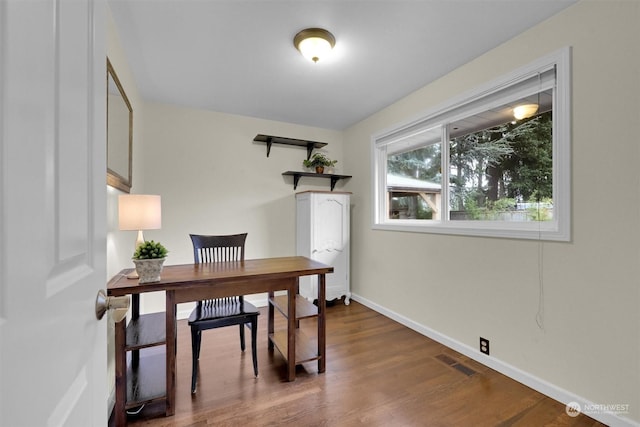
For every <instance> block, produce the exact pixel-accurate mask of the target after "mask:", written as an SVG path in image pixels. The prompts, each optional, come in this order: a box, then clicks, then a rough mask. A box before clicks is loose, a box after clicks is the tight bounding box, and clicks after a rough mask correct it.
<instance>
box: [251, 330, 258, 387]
mask: <svg viewBox="0 0 640 427" xmlns="http://www.w3.org/2000/svg"><path fill="white" fill-rule="evenodd" d="M257 344H258V319H255V318H254V319H253V320H252V321H251V356H253V374H254V375H255V376H256V378H258V349H257Z"/></svg>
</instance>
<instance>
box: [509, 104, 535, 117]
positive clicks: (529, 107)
mask: <svg viewBox="0 0 640 427" xmlns="http://www.w3.org/2000/svg"><path fill="white" fill-rule="evenodd" d="M537 111H538V104H524V105H518V106H517V107H516V108H514V109H513V117H515V118H516V119H517V120H522V119H526V118H529V117H531V116H533V115H534V114H535V113H536V112H537Z"/></svg>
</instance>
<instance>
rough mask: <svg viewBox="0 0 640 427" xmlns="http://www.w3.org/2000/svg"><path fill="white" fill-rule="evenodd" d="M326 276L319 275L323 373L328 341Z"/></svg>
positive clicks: (320, 357) (319, 329)
mask: <svg viewBox="0 0 640 427" xmlns="http://www.w3.org/2000/svg"><path fill="white" fill-rule="evenodd" d="M326 307H327V304H326V277H325V275H324V274H319V275H318V356H319V359H318V372H319V373H323V372H324V370H325V368H326V366H327V357H326V355H327V341H326V332H327V324H326V318H325V315H326V311H327V310H326Z"/></svg>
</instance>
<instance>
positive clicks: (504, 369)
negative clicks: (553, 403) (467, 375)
mask: <svg viewBox="0 0 640 427" xmlns="http://www.w3.org/2000/svg"><path fill="white" fill-rule="evenodd" d="M351 298H352V299H353V300H354V301H357V302H359V303H360V304H362V305H365V306H367V307H369V308H370V309H372V310H374V311H377V312H378V313H380V314H382V315H384V316H386V317H388V318H390V319H393V320H395V321H396V322H398V323H400V324H402V325H404V326H406V327H408V328H409V329H413V330H414V331H416V332H418V333H420V334H422V335H424V336H426V337H429V338H431V339H432V340H434V341H437V342H439V343H440V344H442V345H445V346H447V347H449V348H451V349H453V350H455V351H457V352H458V353H462V354H464V355H465V356H467V357H469V358H471V359H473V360H475V361H477V362H479V363H482V364H483V365H485V366H488V367H490V368H491V369H494V370H496V371H498V372H500V373H502V374H504V375H506V376H508V377H509V378H512V379H514V380H516V381H518V382H519V383H522V384H524V385H526V386H527V387H530V388H532V389H534V390H536V391H538V392H540V393H542V394H544V395H545V396H548V397H550V398H552V399H554V400H557V401H558V402H561V403H563V404H565V405H566V404H568V403H574V402H575V403H578V404H579V405H580V407H581V408H598V407H599V406H598V405H596V404H594V403H593V402H591V401H589V400H587V399H585V398H583V397H580V396H578V395H576V394H574V393H571V392H569V391H567V390H564V389H562V388H560V387H558V386H556V385H554V384H551V383H549V382H547V381H545V380H542V379H540V378H538V377H536V376H533V375H531V374H529V373H527V372H524V371H522V370H520V369H518V368H516V367H514V366H511V365H509V364H508V363H505V362H501V361H500V360H497V359H496V358H494V357H490V356H487V355H485V354H483V353H480V351H478V350H476V349H474V348H472V347H469V346H468V345H466V344H463V343H461V342H459V341H456V340H454V339H451V338H450V337H448V336H446V335H443V334H441V333H439V332H437V331H435V330H433V329H431V328H429V327H427V326H424V325H421V324H419V323H417V322H414V321H413V320H411V319H409V318H407V317H405V316H402V315H401V314H398V313H396V312H394V311H391V310H389V309H387V308H385V307H383V306H381V305H379V304H376V303H374V302H373V301H369V300H368V299H366V298H363V297H361V296H360V295H357V294H352V295H351ZM584 413H585V415H587V416H589V417H591V418H593V419H595V420H597V421H600V422H601V423H604V424H607V425H609V426H616V427H618V426H619V427H623V426H624V427H640V423H638V422H636V421H633V420H630V419H628V418H624V417H622V416H620V415H618V414H615V413H611V412H601V411H598V412H597V413H591V412H588V411H585V412H584Z"/></svg>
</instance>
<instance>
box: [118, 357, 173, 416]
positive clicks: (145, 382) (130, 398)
mask: <svg viewBox="0 0 640 427" xmlns="http://www.w3.org/2000/svg"><path fill="white" fill-rule="evenodd" d="M127 359H128V360H127V403H126V404H125V408H126V409H130V408H135V407H137V406H140V405H142V404H145V403H151V402H155V401H160V400H164V399H166V396H167V390H166V387H167V380H166V372H167V370H166V359H167V357H166V354H165V347H164V346H159V347H153V348H150V349H144V350H140V361H139V363H138V366H137V367H133V366H132V363H131V354H128V357H127Z"/></svg>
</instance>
